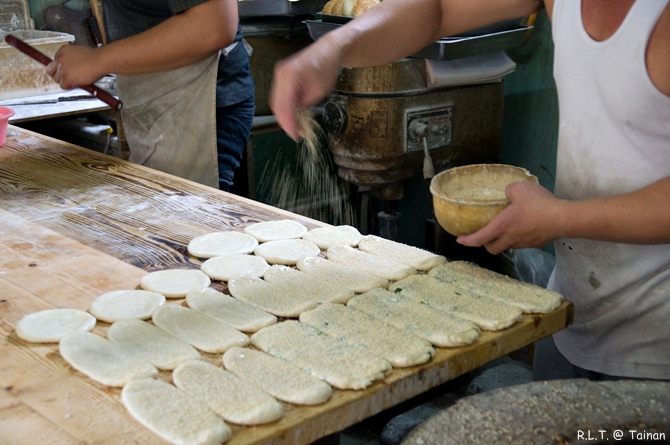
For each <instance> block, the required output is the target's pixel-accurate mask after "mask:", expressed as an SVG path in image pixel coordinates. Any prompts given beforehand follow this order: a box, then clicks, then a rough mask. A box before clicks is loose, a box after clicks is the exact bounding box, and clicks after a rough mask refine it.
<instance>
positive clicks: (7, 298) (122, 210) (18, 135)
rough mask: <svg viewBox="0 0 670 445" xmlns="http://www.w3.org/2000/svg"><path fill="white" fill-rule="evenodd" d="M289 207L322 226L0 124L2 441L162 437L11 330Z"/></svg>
mask: <svg viewBox="0 0 670 445" xmlns="http://www.w3.org/2000/svg"><path fill="white" fill-rule="evenodd" d="M285 218H289V219H294V220H297V221H300V222H302V223H303V224H305V225H306V226H308V227H310V228H313V227H317V226H319V225H323V223H320V222H318V221H314V220H311V219H308V218H305V217H302V216H299V215H296V214H292V213H289V212H286V211H283V210H280V209H277V208H274V207H271V206H267V205H264V204H260V203H258V202H255V201H251V200H248V199H244V198H241V197H237V196H234V195H231V194H227V193H224V192H221V191H218V190H215V189H213V188H210V187H206V186H202V185H199V184H196V183H193V182H189V181H186V180H183V179H180V178H177V177H174V176H170V175H167V174H164V173H161V172H157V171H154V170H151V169H147V168H144V167H141V166H138V165H135V164H131V163H128V162H125V161H122V160H120V159H117V158H113V157H109V156H105V155H102V154H99V153H97V152H94V151H91V150H87V149H83V148H80V147H77V146H73V145H71V144H67V143H64V142H61V141H57V140H55V139H51V138H49V137H46V136H42V135H39V134H36V133H32V132H30V131H27V130H23V129H20V128H18V127H15V126H11V125H10V127H9V130H8V137H7V142H6V143H5V145H4V146H3V147H0V384H1V386H2V389H1V390H0V443H2V444H33V443H49V444H73V443H95V444H103V443H104V444H120V443H138V444H153V443H164V442H163V441H162V440H161V439H160V438H158V437H157V436H156V435H154V434H152V433H151V432H150V431H149V430H147V429H146V428H144V427H143V426H141V425H140V424H139V423H138V422H137V421H135V420H134V419H133V418H132V417H131V416H130V415H129V414H128V413H127V412H126V410H125V408H124V407H123V405H122V404H121V402H120V390H119V389H118V388H110V387H106V386H104V385H101V384H98V383H96V382H94V381H92V380H91V379H89V378H88V377H86V376H84V375H83V374H80V373H79V372H77V371H75V370H74V369H73V368H71V367H70V366H69V365H68V363H67V362H65V360H64V359H63V358H62V357H61V356H60V354H59V353H58V345H57V344H32V343H28V342H25V341H23V340H21V339H19V338H18V337H17V336H16V334H15V333H14V326H15V325H16V323H17V322H18V321H19V320H20V319H21V318H22V317H23V316H25V315H27V314H29V313H31V312H35V311H38V310H44V309H52V308H56V307H64V308H75V309H81V310H87V309H88V306H89V304H90V302H91V301H92V300H93V299H95V298H96V297H97V296H98V295H100V294H102V293H103V292H107V291H112V290H119V289H132V288H136V287H138V285H139V280H140V278H141V277H142V276H143V275H145V274H146V273H147V272H149V271H154V270H161V269H167V268H199V266H200V264H201V263H200V261H199V260H198V259H196V258H193V257H191V256H189V255H188V253H187V250H186V246H187V244H188V242H189V241H190V240H191V239H192V238H193V237H195V236H198V235H202V234H204V233H208V232H212V231H221V230H241V229H242V228H243V227H244V226H246V225H248V224H251V223H255V222H258V221H267V220H274V219H285ZM217 286H218V288H219V289H223V290H225V287H224V285H223V284H221V283H215V284H214V287H217ZM571 317H572V305H571V303H569V302H564V303H563V305H562V306H561V307H560V308H558V309H557V310H555V311H554V312H552V313H550V314H546V315H534V316H524V319H523V320H522V321H520V322H518V323H516V324H515V325H514V326H512V327H511V328H508V329H506V330H504V331H500V332H496V333H491V332H485V333H483V334H482V336H481V338H480V339H479V340H478V341H477V342H476V343H474V344H473V345H470V346H467V347H462V348H449V349H446V348H440V349H438V350H437V354H436V356H435V358H434V359H433V360H432V361H431V362H429V363H427V364H425V365H422V366H416V367H412V368H405V369H400V370H394V371H393V372H392V373H391V374H390V375H389V376H388V377H386V378H385V379H384V380H383V381H380V382H377V383H375V384H374V385H372V386H371V387H369V388H367V389H365V390H362V391H341V390H337V391H334V394H333V397H332V398H331V400H330V401H328V402H327V403H325V404H323V405H319V406H314V407H295V406H287V413H286V415H285V416H284V417H283V418H282V419H281V420H280V421H278V422H276V423H273V424H270V425H266V426H261V427H253V428H244V427H237V426H235V427H233V430H234V435H233V437H232V439H231V440H230V441H229V442H228V443H230V444H252V443H253V444H257V443H272V444H305V443H311V442H313V441H315V440H317V439H319V438H321V437H324V436H327V435H329V434H332V433H334V432H337V431H339V430H341V429H343V428H345V427H347V426H350V425H353V424H354V423H357V422H359V421H361V420H363V419H365V418H367V417H370V416H372V415H374V414H376V413H379V412H381V411H382V410H384V409H387V408H389V407H392V406H394V405H397V404H398V403H400V402H402V401H405V400H407V399H410V398H412V397H414V396H417V395H419V394H421V393H424V392H425V391H427V390H429V389H431V388H434V387H436V386H438V385H440V384H442V383H444V382H447V381H449V380H452V379H454V378H456V377H458V376H460V375H462V374H464V373H467V372H469V371H471V370H474V369H476V368H478V367H480V366H482V365H483V364H485V363H487V362H489V361H492V360H494V359H496V358H498V357H500V356H503V355H505V354H508V353H510V352H512V351H515V350H517V349H519V348H521V347H523V346H525V345H527V344H530V343H532V342H533V341H535V340H537V339H539V338H542V337H544V336H546V335H549V334H551V333H553V332H556V331H558V330H560V329H562V328H564V327H565V326H566V325H567V324H569V323H570V322H571ZM108 326H109V325H108V324H106V323H98V326H96V328H95V330H94V332H97V333H100V334H103V335H104V333H105V331H106V330H107V328H108ZM205 358H206V359H209V360H212V361H213V362H215V361H217V360H220V356H213V355H212V356H207V357H205ZM219 363H220V362H219ZM161 374H162V375H161V378H164V379H166V380H169V373H165V372H163V373H161Z"/></svg>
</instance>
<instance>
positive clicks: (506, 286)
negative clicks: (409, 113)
mask: <svg viewBox="0 0 670 445" xmlns="http://www.w3.org/2000/svg"><path fill="white" fill-rule="evenodd" d="M430 275H431V276H433V277H435V278H437V279H438V280H440V281H444V282H447V283H451V284H454V285H456V286H458V287H461V288H463V289H465V290H467V291H469V292H473V293H475V294H477V295H483V296H486V297H489V298H492V299H494V300H498V301H502V302H503V303H507V304H510V305H512V306H516V307H518V308H519V309H521V310H522V311H523V312H525V313H527V314H530V313H541V314H546V313H549V312H551V311H553V310H554V309H556V308H557V307H559V306H560V305H561V301H562V299H563V297H561V294H559V293H557V292H553V291H550V290H548V289H545V288H543V287H540V286H536V285H534V284H530V283H523V282H521V281H517V280H514V279H512V278H510V277H507V276H505V275H501V274H499V273H496V272H493V271H492V270H488V269H484V268H482V267H479V266H477V265H476V264H473V263H469V262H466V261H452V262H449V263H447V264H445V265H443V266H440V267H437V268H435V269H433V270H431V271H430Z"/></svg>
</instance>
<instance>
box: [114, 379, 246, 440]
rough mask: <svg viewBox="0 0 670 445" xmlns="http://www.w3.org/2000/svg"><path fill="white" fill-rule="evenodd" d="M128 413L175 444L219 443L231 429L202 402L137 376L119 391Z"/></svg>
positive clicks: (156, 380)
mask: <svg viewBox="0 0 670 445" xmlns="http://www.w3.org/2000/svg"><path fill="white" fill-rule="evenodd" d="M121 401H122V402H123V405H124V406H125V407H126V409H127V410H128V412H129V413H130V414H131V415H132V416H133V417H134V418H135V419H137V421H138V422H140V423H141V424H142V425H144V426H145V427H147V428H149V430H151V431H153V432H154V433H156V434H157V435H159V436H160V437H162V438H163V439H165V440H166V441H168V442H170V443H174V444H194V445H195V444H198V445H204V444H215V443H216V444H219V443H223V442H226V441H227V440H228V439H230V436H232V435H233V431H232V429H231V428H230V427H229V426H228V425H226V423H225V422H224V421H223V419H221V417H219V416H217V415H216V414H215V413H214V412H212V410H210V409H208V408H207V407H206V406H205V405H203V404H202V403H201V402H199V401H196V400H194V399H192V398H191V397H189V396H188V395H186V394H185V393H184V392H183V391H181V390H180V389H178V388H175V387H174V386H172V385H170V384H169V383H167V382H164V381H162V380H158V379H137V380H133V381H132V382H130V383H128V384H127V385H126V386H125V387H124V388H123V391H121Z"/></svg>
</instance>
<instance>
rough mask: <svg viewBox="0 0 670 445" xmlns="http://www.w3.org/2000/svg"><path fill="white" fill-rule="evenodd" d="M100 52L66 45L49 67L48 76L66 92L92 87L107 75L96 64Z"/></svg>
mask: <svg viewBox="0 0 670 445" xmlns="http://www.w3.org/2000/svg"><path fill="white" fill-rule="evenodd" d="M99 51H100V49H98V48H92V47H88V46H83V45H64V46H62V47H61V48H60V49H59V50H58V51H56V54H55V55H54V60H53V62H51V63H50V64H49V65H47V68H46V71H47V74H48V75H49V76H51V77H53V79H54V81H55V82H56V83H58V84H59V85H60V87H61V88H63V89H65V90H71V89H73V88H77V87H79V86H83V85H91V84H92V83H94V82H95V81H97V80H99V79H100V78H101V77H102V76H104V75H105V73H104V72H100V64H99V63H98V62H96V60H97V56H98V54H99Z"/></svg>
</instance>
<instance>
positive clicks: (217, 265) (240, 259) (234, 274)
mask: <svg viewBox="0 0 670 445" xmlns="http://www.w3.org/2000/svg"><path fill="white" fill-rule="evenodd" d="M268 267H270V265H269V264H268V263H267V261H265V260H264V259H263V258H262V257H260V256H255V255H245V254H243V253H233V254H230V255H226V256H220V257H216V258H210V259H208V260H207V261H205V262H204V263H202V266H201V267H200V270H202V271H203V272H204V273H205V274H207V276H209V277H210V278H211V279H213V280H220V281H228V280H231V279H235V278H240V277H260V276H262V275H263V274H264V273H265V271H266V270H268Z"/></svg>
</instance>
